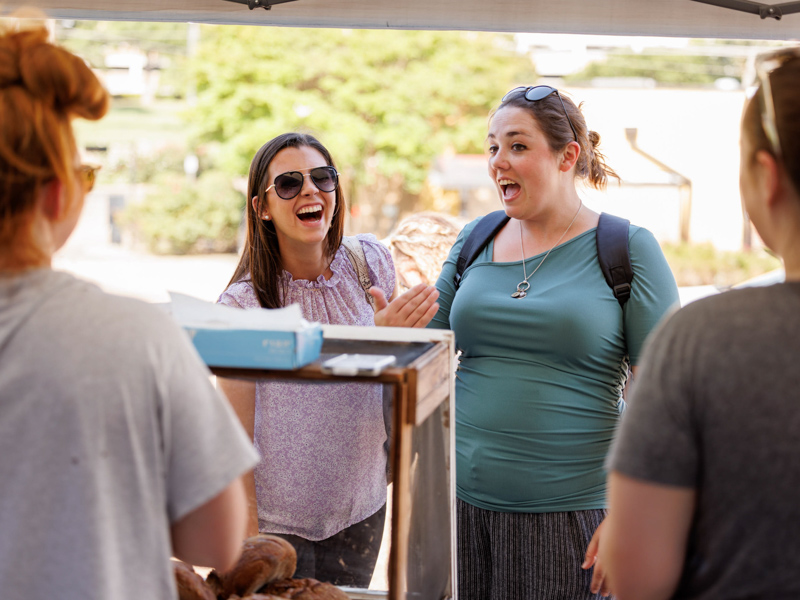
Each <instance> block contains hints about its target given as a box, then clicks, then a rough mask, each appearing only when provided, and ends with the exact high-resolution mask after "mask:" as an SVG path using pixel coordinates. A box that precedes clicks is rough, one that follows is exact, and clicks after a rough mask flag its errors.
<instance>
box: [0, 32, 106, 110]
mask: <svg viewBox="0 0 800 600" xmlns="http://www.w3.org/2000/svg"><path fill="white" fill-rule="evenodd" d="M48 36H49V33H48V31H47V29H45V28H44V27H43V26H41V25H39V26H36V27H31V28H29V29H25V30H22V31H17V32H14V33H12V34H8V35H5V36H2V37H0V88H3V87H8V86H13V85H19V86H21V87H23V88H24V89H25V91H27V93H28V94H29V95H30V96H31V97H32V98H34V99H36V100H39V101H40V102H42V103H43V104H44V105H45V106H48V107H50V108H52V109H53V110H55V111H57V112H62V113H66V114H68V115H70V116H79V117H84V118H88V119H97V118H99V117H101V116H102V115H103V114H105V112H106V110H107V109H108V95H107V94H106V92H105V90H103V89H102V87H101V86H99V85H97V83H96V77H95V75H94V73H92V70H91V69H90V68H89V66H88V65H87V64H86V63H85V62H84V61H83V60H82V59H80V58H79V57H77V56H75V55H74V54H71V53H70V52H68V51H66V50H64V49H63V48H60V47H59V46H55V45H53V44H51V43H49V41H48Z"/></svg>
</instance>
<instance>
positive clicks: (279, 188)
mask: <svg viewBox="0 0 800 600" xmlns="http://www.w3.org/2000/svg"><path fill="white" fill-rule="evenodd" d="M306 177H311V181H313V182H314V185H315V186H317V189H319V191H320V192H332V191H334V190H335V189H336V188H337V187H338V186H339V173H337V172H336V169H335V168H333V167H317V168H316V169H311V170H310V171H309V172H308V173H301V172H300V171H288V172H287V173H281V174H280V175H278V176H277V177H276V178H275V179H274V180H273V182H272V185H271V186H269V187H268V188H267V189H266V192H269V191H270V190H271V189H272V188H275V193H276V194H278V197H279V198H283V199H284V200H291V199H292V198H294V197H295V196H297V194H299V193H300V190H302V189H303V183H304V182H305V178H306Z"/></svg>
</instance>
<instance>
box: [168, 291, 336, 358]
mask: <svg viewBox="0 0 800 600" xmlns="http://www.w3.org/2000/svg"><path fill="white" fill-rule="evenodd" d="M170 296H171V298H172V302H171V303H170V306H169V312H170V313H171V314H172V316H173V318H174V319H175V320H176V321H177V322H178V324H179V325H180V326H181V327H183V329H184V330H185V331H186V332H187V333H188V334H189V337H190V338H191V339H192V342H194V346H195V348H197V351H198V352H199V353H200V356H201V357H202V359H203V360H204V361H205V363H206V364H207V365H208V366H209V367H238V368H242V369H297V368H298V367H302V366H303V365H307V364H308V363H310V362H314V361H315V360H316V359H317V357H319V353H320V350H321V349H322V326H321V325H320V324H319V323H310V322H308V321H306V320H305V319H303V318H302V313H301V311H300V306H299V305H297V304H292V305H290V306H287V307H284V308H275V309H263V308H246V309H240V308H232V307H230V306H223V305H221V304H214V303H212V302H205V301H203V300H199V299H197V298H192V297H191V296H186V295H184V294H177V293H173V292H171V293H170Z"/></svg>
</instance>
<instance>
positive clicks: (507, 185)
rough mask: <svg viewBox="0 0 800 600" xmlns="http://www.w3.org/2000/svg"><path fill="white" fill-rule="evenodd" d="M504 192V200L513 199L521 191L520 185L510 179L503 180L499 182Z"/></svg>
mask: <svg viewBox="0 0 800 600" xmlns="http://www.w3.org/2000/svg"><path fill="white" fill-rule="evenodd" d="M497 185H499V186H500V189H501V190H502V192H503V200H505V199H507V198H511V197H513V196H515V195H516V194H517V192H518V191H519V184H518V183H516V182H514V181H511V180H510V179H501V180H500V181H498V182H497Z"/></svg>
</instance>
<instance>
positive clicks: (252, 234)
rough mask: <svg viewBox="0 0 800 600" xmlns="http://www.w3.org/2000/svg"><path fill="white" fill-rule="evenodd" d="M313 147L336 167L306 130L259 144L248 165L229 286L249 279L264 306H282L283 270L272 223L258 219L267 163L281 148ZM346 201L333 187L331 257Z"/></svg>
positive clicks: (264, 198) (340, 231)
mask: <svg viewBox="0 0 800 600" xmlns="http://www.w3.org/2000/svg"><path fill="white" fill-rule="evenodd" d="M303 146H307V147H309V148H314V149H315V150H317V151H318V152H319V153H320V154H322V156H323V157H325V161H326V162H327V163H328V165H330V166H331V167H334V168H335V167H336V165H335V164H334V162H333V158H332V157H331V154H330V152H328V150H327V148H325V146H323V145H322V144H321V143H320V142H319V141H318V140H317V139H316V138H315V137H313V136H311V135H308V134H305V133H284V134H281V135H279V136H278V137H276V138H273V139H271V140H270V141H268V142H267V143H266V144H264V145H263V146H261V149H260V150H259V151H258V152H256V155H255V157H254V158H253V162H252V163H251V164H250V176H249V178H248V181H247V206H246V208H245V211H246V213H245V214H246V219H247V231H246V237H245V244H244V249H243V250H242V257H241V258H240V259H239V264H238V265H237V266H236V271H235V272H234V274H233V277H232V278H231V280H230V283H229V284H228V285H231V284H233V283H236V282H237V281H242V280H245V279H246V280H248V281H250V283H251V285H252V286H253V291H254V292H255V294H256V297H257V298H258V301H259V303H260V304H261V306H263V307H264V308H279V307H281V306H282V304H281V302H282V300H281V293H280V289H279V283H280V278H281V274H282V273H283V262H282V261H281V250H280V246H279V244H278V236H277V234H276V232H275V224H274V223H273V222H272V221H265V220H264V219H262V218H261V216H260V215H261V214H262V212H263V210H262V209H263V207H264V206H266V203H267V193H266V189H267V188H268V187H269V185H270V182H269V165H270V163H271V162H272V160H273V159H274V158H275V156H276V155H277V154H278V152H280V151H281V150H283V149H284V148H300V147H303ZM254 196H256V197H257V198H258V203H257V205H258V206H257V209H256V208H253V202H252V199H253V197H254ZM345 212H346V210H345V201H344V195H343V194H342V188H341V185H340V186H338V187H337V188H336V195H335V208H334V214H333V220H332V222H331V227H330V229H329V230H328V234H327V236H326V239H325V252H326V254H327V255H328V256H329V257H330V258H333V257H334V255H335V254H336V252H337V250H338V249H339V246H341V244H342V236H343V235H344V218H345Z"/></svg>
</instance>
